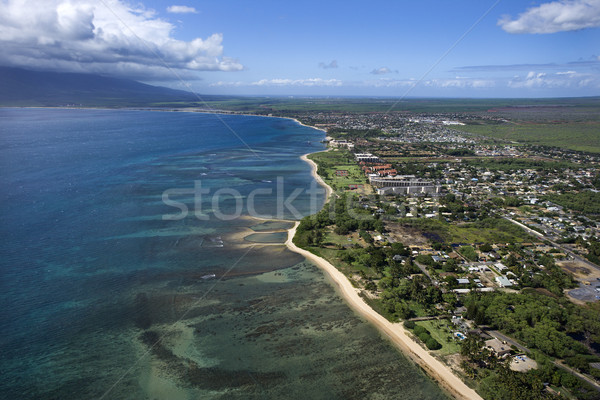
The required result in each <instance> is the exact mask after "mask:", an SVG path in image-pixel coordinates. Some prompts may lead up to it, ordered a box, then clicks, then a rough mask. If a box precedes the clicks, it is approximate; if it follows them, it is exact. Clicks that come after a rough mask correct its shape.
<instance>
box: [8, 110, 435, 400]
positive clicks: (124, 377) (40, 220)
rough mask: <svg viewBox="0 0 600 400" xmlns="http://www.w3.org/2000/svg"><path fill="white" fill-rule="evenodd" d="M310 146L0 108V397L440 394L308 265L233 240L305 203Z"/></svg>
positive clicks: (206, 125)
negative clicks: (263, 218) (305, 157)
mask: <svg viewBox="0 0 600 400" xmlns="http://www.w3.org/2000/svg"><path fill="white" fill-rule="evenodd" d="M323 136H324V135H323V133H322V132H320V131H317V130H314V129H311V128H307V127H303V126H300V125H299V124H297V123H296V122H294V121H291V120H285V119H276V118H262V117H252V116H216V115H210V114H196V113H173V112H155V111H114V110H57V109H52V110H50V109H0V171H1V173H0V187H1V188H2V190H1V191H0V217H1V224H0V234H1V237H2V240H1V241H0V255H1V259H0V300H1V302H2V303H1V304H2V307H0V326H1V328H0V350H1V353H0V361H1V370H2V377H1V378H0V379H1V382H0V396H3V397H4V398H136V399H137V398H198V397H208V398H221V397H223V398H236V397H239V398H253V397H255V398H281V396H282V395H285V397H289V398H305V397H306V396H307V395H310V394H311V393H312V396H311V397H315V396H316V397H319V396H323V397H324V398H352V397H357V398H359V397H360V398H364V396H363V395H364V394H369V395H370V394H373V393H379V394H381V395H386V396H391V395H394V394H398V393H403V394H405V395H407V394H410V395H411V396H412V397H406V398H420V397H423V396H426V397H423V398H442V397H443V394H441V392H440V391H439V389H437V387H435V385H433V384H432V383H431V382H430V381H429V380H428V379H427V378H426V377H425V376H423V374H422V373H421V372H420V371H419V370H418V369H417V368H416V367H414V366H413V365H412V364H411V363H410V362H408V361H407V360H406V359H405V358H404V357H402V356H401V355H399V354H398V353H397V352H396V351H394V350H393V349H392V348H391V346H390V345H389V344H388V343H387V342H386V341H384V340H382V339H381V338H379V335H378V334H377V332H376V331H375V330H374V329H373V328H372V327H371V326H370V325H368V324H366V323H364V322H363V321H362V320H360V319H359V318H358V317H356V316H355V315H354V314H353V313H352V312H351V311H350V310H349V309H348V308H347V306H345V304H344V303H343V302H342V301H341V299H340V298H339V296H338V295H337V294H336V293H335V292H334V290H333V289H332V288H331V286H329V284H328V283H327V281H326V279H325V278H324V277H323V275H322V273H321V272H320V271H319V270H318V269H316V268H315V267H313V266H312V265H310V264H308V263H306V262H305V260H304V259H303V258H302V257H300V256H298V255H296V254H294V253H291V252H289V251H288V250H287V249H285V248H284V247H283V246H260V245H257V246H251V247H249V242H246V243H244V240H243V239H241V236H243V235H241V236H240V234H242V233H244V232H246V233H252V230H251V229H249V228H248V227H250V226H252V225H255V224H256V223H257V222H256V221H252V220H250V219H248V218H244V216H246V215H247V214H248V213H251V214H252V213H259V214H261V215H268V214H270V215H272V216H279V217H283V218H290V219H294V218H297V217H299V216H300V215H308V214H310V213H312V212H314V211H316V210H318V207H319V206H320V205H321V204H322V201H323V196H322V195H321V194H317V195H316V196H312V197H311V196H309V194H308V193H306V189H308V188H310V187H311V185H312V187H313V188H314V187H315V183H314V181H313V179H312V177H311V176H310V169H309V167H308V165H307V164H305V163H304V162H302V161H301V160H300V159H299V156H300V155H302V154H305V153H308V152H314V151H318V150H321V149H322V148H323V146H322V145H321V144H320V143H319V141H320V140H322V138H323ZM194 187H196V188H199V187H201V188H203V189H204V190H205V191H206V192H207V194H204V195H202V198H200V199H198V197H196V198H194V193H193V192H192V189H193V188H194ZM257 189H260V191H258V192H256V190H257ZM219 190H220V194H221V196H220V197H218V198H216V197H215V196H213V195H214V194H215V193H219V192H218V191H219ZM295 190H296V191H297V192H298V191H299V192H300V193H299V194H297V195H295V196H293V197H294V198H295V200H294V201H292V202H290V203H289V204H290V206H291V207H282V203H281V200H280V199H282V198H285V197H286V196H291V195H292V194H293V193H295V192H294V191H295ZM278 191H279V194H280V195H279V196H277V193H278ZM165 193H167V194H168V196H169V199H171V200H173V201H176V202H177V203H171V205H169V204H166V203H165V201H164V196H165ZM253 193H254V194H253ZM251 198H252V199H253V201H252V202H251V201H250V199H251ZM215 199H216V200H215ZM278 199H279V200H278ZM249 203H252V204H251V208H250V209H249V208H248V204H249ZM174 204H180V205H181V204H183V205H185V207H186V208H187V209H188V210H190V211H191V212H189V213H188V214H187V215H185V217H182V215H180V209H179V208H178V207H176V206H174ZM199 208H201V209H202V213H201V214H199V215H200V217H201V218H197V217H196V215H195V214H194V213H193V211H194V210H198V209H199ZM292 208H293V210H292ZM315 208H316V209H315ZM294 210H297V213H296V212H294ZM275 214H277V215H275ZM219 215H220V216H221V218H218V216H219ZM165 216H172V217H174V218H170V219H169V217H167V219H165ZM239 216H241V218H240V217H239ZM180 217H182V218H180ZM280 236H281V235H280ZM211 274H215V279H205V278H203V277H205V276H206V275H211ZM401 375H402V376H405V378H406V377H407V376H409V378H408V379H401V380H396V378H397V377H398V376H401ZM392 377H394V378H393V379H392ZM373 379H376V381H379V380H381V379H383V380H385V381H386V382H387V383H386V384H384V385H381V384H377V385H375V384H374V383H373V382H374V381H373ZM407 382H410V384H408V383H407ZM315 388H316V389H315ZM414 396H416V397H414ZM309 397H310V396H309Z"/></svg>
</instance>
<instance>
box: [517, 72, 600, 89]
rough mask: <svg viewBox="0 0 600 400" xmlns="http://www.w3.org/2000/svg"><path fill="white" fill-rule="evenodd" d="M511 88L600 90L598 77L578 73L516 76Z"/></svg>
mask: <svg viewBox="0 0 600 400" xmlns="http://www.w3.org/2000/svg"><path fill="white" fill-rule="evenodd" d="M508 86H509V87H511V88H525V89H553V88H565V89H569V88H571V89H572V88H600V79H599V78H598V76H597V75H592V74H585V73H578V72H576V71H566V72H556V73H553V74H548V73H545V72H535V71H530V72H529V73H528V74H527V75H526V76H525V77H522V76H520V75H516V76H514V77H513V78H512V79H511V80H510V81H509V82H508Z"/></svg>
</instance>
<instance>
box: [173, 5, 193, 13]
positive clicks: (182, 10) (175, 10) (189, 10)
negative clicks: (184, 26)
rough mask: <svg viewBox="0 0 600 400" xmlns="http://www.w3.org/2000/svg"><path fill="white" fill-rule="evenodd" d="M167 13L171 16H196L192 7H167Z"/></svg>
mask: <svg viewBox="0 0 600 400" xmlns="http://www.w3.org/2000/svg"><path fill="white" fill-rule="evenodd" d="M167 12H169V13H171V14H198V11H196V9H195V8H194V7H188V6H169V7H167Z"/></svg>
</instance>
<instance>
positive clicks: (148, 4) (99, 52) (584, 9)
mask: <svg viewBox="0 0 600 400" xmlns="http://www.w3.org/2000/svg"><path fill="white" fill-rule="evenodd" d="M0 48H1V49H2V50H1V51H0V65H3V66H17V67H24V68H29V69H40V70H52V71H65V72H84V73H98V74H103V75H109V76H117V77H124V78H130V79H135V80H138V81H141V82H146V83H150V84H155V85H162V86H169V87H173V88H178V89H185V90H191V91H194V92H197V93H200V94H223V95H236V94H237V95H291V96H336V97H337V96H382V97H383V96H385V97H388V96H391V97H566V96H569V97H571V96H598V95H600V0H556V1H548V0H541V1H528V0H454V1H448V0H420V1H406V0H405V1H400V0H394V1H392V0H388V1H383V0H370V1H364V0H361V1H358V0H356V1H355V0H347V1H344V2H338V1H329V0H320V1H314V0H299V1H294V2H288V1H266V0H255V1H247V0H219V1H217V0H210V1H195V0H169V1H163V0H139V1H129V0H0Z"/></svg>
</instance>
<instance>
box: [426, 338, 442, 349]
mask: <svg viewBox="0 0 600 400" xmlns="http://www.w3.org/2000/svg"><path fill="white" fill-rule="evenodd" d="M425 346H427V348H428V349H429V350H438V349H441V348H442V345H441V344H440V343H439V342H438V341H437V340H435V339H434V338H432V337H431V336H429V339H428V340H427V341H426V342H425Z"/></svg>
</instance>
